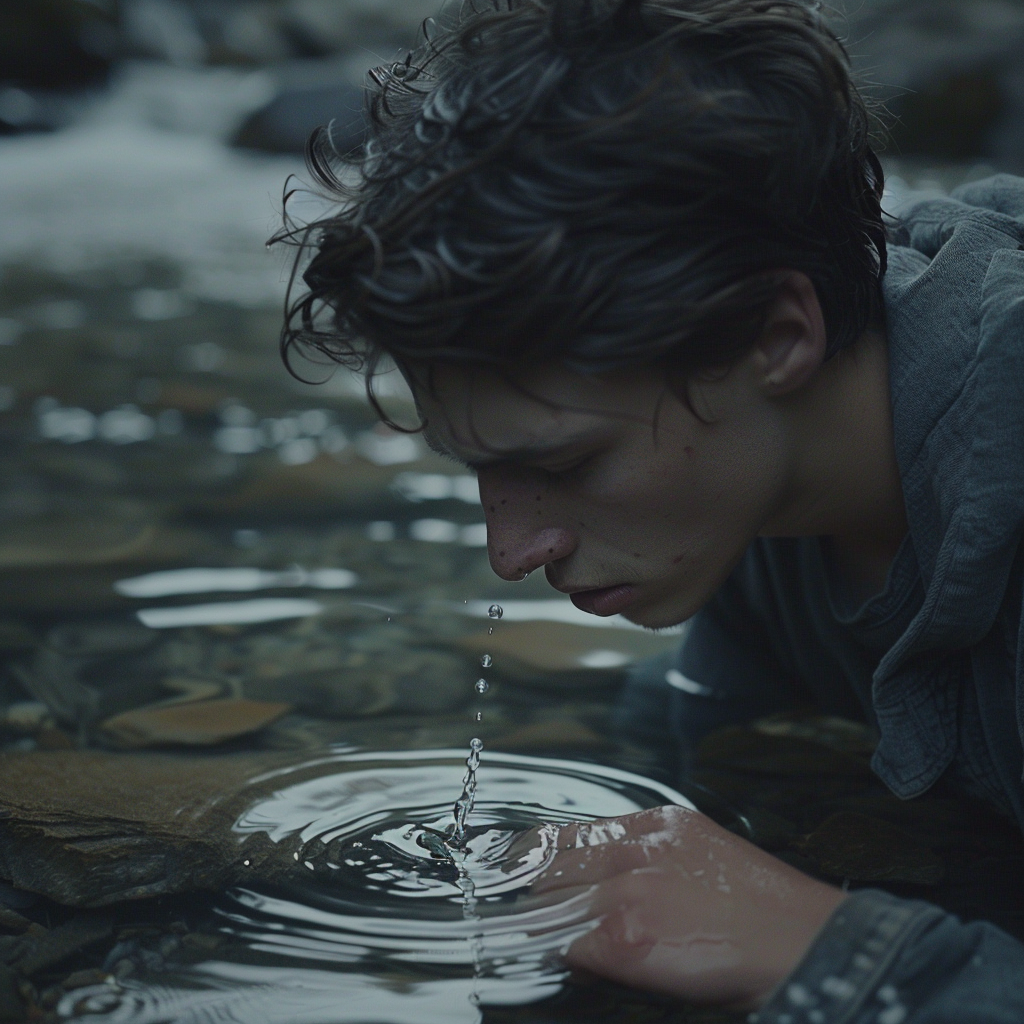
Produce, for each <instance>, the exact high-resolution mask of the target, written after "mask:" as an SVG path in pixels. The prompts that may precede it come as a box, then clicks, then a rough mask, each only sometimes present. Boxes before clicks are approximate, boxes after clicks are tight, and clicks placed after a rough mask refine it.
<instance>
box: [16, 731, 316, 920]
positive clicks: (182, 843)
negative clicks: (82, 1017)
mask: <svg viewBox="0 0 1024 1024" xmlns="http://www.w3.org/2000/svg"><path fill="white" fill-rule="evenodd" d="M287 763H288V759H287V758H286V757H285V756H282V755H281V754H264V755H234V756H232V755H227V756H223V757H196V756H189V757H185V756H176V755H171V754H116V753H103V752H99V751H81V750H73V751H71V750H69V751H52V752H44V753H38V752H37V753H30V754H20V753H17V754H11V753H7V754H0V878H4V879H6V880H7V881H10V882H11V883H12V884H13V885H14V886H16V887H17V888H18V889H21V890H27V891H29V892H34V893H39V894H41V895H43V896H46V897H48V898H49V899H52V900H55V901H56V902H58V903H64V904H67V905H70V906H81V907H101V906H106V905H109V904H113V903H117V902H119V901H122V900H131V899H142V898H146V897H152V896H160V895H164V894H168V893H178V892H189V891H195V890H201V889H206V890H211V889H223V888H225V887H227V886H229V885H232V884H234V883H237V882H239V881H242V880H243V879H244V880H246V881H249V882H259V881H264V882H266V881H282V880H284V879H285V878H287V877H288V876H289V875H293V874H295V873H296V871H297V870H299V869H298V868H297V866H296V862H295V860H294V858H293V853H294V849H295V844H294V843H292V842H290V841H281V842H278V843H274V842H271V841H270V839H269V838H268V837H267V835H266V834H265V833H262V832H254V833H253V834H251V835H250V836H248V837H245V836H240V835H239V834H237V833H236V832H235V831H234V830H233V826H234V824H235V821H236V819H237V816H238V814H239V813H240V811H241V810H243V809H244V808H245V807H246V806H248V804H249V802H250V801H251V800H253V799H255V798H256V797H257V796H259V794H260V793H261V792H262V790H260V789H259V788H258V787H253V786H251V785H250V780H252V779H254V778H258V777H261V776H263V775H264V774H265V773H267V772H273V771H275V770H276V769H279V768H281V767H283V766H285V765H286V764H287Z"/></svg>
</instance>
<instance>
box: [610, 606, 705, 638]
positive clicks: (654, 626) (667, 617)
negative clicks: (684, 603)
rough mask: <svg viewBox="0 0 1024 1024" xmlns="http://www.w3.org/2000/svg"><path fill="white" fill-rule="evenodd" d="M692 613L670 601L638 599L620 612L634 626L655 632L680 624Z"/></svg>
mask: <svg viewBox="0 0 1024 1024" xmlns="http://www.w3.org/2000/svg"><path fill="white" fill-rule="evenodd" d="M692 615H693V612H692V611H689V610H687V609H680V608H679V607H678V606H677V605H673V603H672V602H670V601H658V600H654V601H638V602H636V603H635V604H633V605H632V606H631V607H629V608H627V609H626V610H625V611H623V612H622V617H623V618H624V619H626V620H627V621H629V622H632V623H633V625H634V626H640V627H641V628H642V629H649V630H651V631H652V632H657V631H658V630H659V629H673V628H674V627H676V626H679V625H682V623H684V622H685V621H686V620H687V619H688V618H690V617H691V616H692Z"/></svg>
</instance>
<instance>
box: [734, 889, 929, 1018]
mask: <svg viewBox="0 0 1024 1024" xmlns="http://www.w3.org/2000/svg"><path fill="white" fill-rule="evenodd" d="M941 916H942V911H941V910H939V909H938V908H937V907H934V906H932V905H931V904H929V903H922V902H920V901H917V900H901V899H897V898H896V897H895V896H890V895H889V894H888V893H885V892H881V891H880V890H878V889H864V890H861V891H859V892H857V893H854V894H853V895H852V896H850V897H849V898H848V899H846V900H844V901H843V902H842V903H841V904H840V905H839V906H838V907H837V908H836V911H835V913H833V915H832V917H831V918H829V920H828V923H827V924H826V925H825V927H824V928H823V929H822V930H821V932H820V933H819V934H818V937H817V938H816V939H815V940H814V942H813V943H812V944H811V948H810V949H809V950H808V951H807V953H806V955H805V956H804V958H803V960H802V961H801V962H800V964H799V965H798V966H797V968H796V970H795V971H793V973H792V974H791V975H790V976H789V977H788V978H787V979H786V980H785V981H784V982H782V984H781V985H780V986H779V987H778V988H777V989H776V990H775V991H774V992H773V993H772V995H771V996H770V997H769V999H768V1002H767V1003H765V1005H764V1006H763V1007H762V1008H761V1009H760V1010H758V1011H757V1012H756V1013H753V1014H751V1015H750V1017H749V1021H750V1024H852V1022H854V1021H856V1020H857V1019H858V1016H859V1015H860V1013H861V1012H863V1010H864V1008H865V1004H866V1003H868V1002H869V1001H871V1000H874V1001H875V1002H877V1003H880V1005H878V1006H877V1007H876V1009H877V1010H878V1011H880V1012H881V1016H879V1017H878V1020H879V1021H882V1020H883V1018H884V1017H885V1011H886V1008H887V1002H891V1000H887V998H886V997H887V995H889V994H890V993H889V992H887V986H886V985H885V978H886V975H887V973H888V972H889V970H890V968H891V967H892V966H893V963H894V961H895V960H896V959H897V958H898V956H899V955H900V953H901V952H902V950H903V949H904V947H905V946H906V945H907V943H908V942H910V941H912V940H913V938H914V937H915V936H916V935H918V934H919V933H920V932H921V930H922V929H923V928H925V927H927V926H928V925H929V924H931V923H933V922H934V921H935V920H936V918H939V917H941ZM893 994H894V992H893ZM895 1008H896V1007H895V1004H894V1007H893V1009H895ZM900 1009H902V1007H900ZM891 1024H900V1021H897V1020H895V1019H894V1020H893V1021H892V1022H891Z"/></svg>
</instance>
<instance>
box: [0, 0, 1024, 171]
mask: <svg viewBox="0 0 1024 1024" xmlns="http://www.w3.org/2000/svg"><path fill="white" fill-rule="evenodd" d="M437 6H438V5H436V4H435V2H434V0H36V2H34V3H31V4H19V3H14V2H4V3H3V4H2V5H0V132H7V133H13V132H22V131H38V130H47V129H53V128H57V127H60V126H63V125H66V124H68V123H71V122H72V121H74V120H75V119H76V117H77V116H80V114H81V112H82V110H83V108H84V107H87V106H88V105H89V99H90V97H93V98H95V95H96V93H97V92H98V91H100V90H102V89H104V88H106V87H109V85H110V83H111V82H113V83H115V87H116V83H117V82H118V81H119V80H120V78H121V76H123V74H124V73H125V72H126V69H127V68H129V67H131V66H134V65H137V64H139V63H143V64H150V65H151V64H158V65H162V66H165V67H167V68H175V69H200V68H205V69H214V68H220V69H224V70H229V71H231V72H235V73H240V72H245V71H248V72H258V73H259V79H258V81H259V83H260V87H259V88H258V89H256V88H253V89H252V90H251V91H250V92H249V93H248V94H247V100H246V102H244V103H236V109H235V110H234V118H233V120H232V123H231V124H230V125H226V126H224V128H225V131H224V137H225V138H226V139H229V140H230V141H232V142H234V144H236V145H239V146H242V147H247V148H253V149H257V150H265V151H268V152H274V153H280V152H288V153H300V152H301V151H302V146H303V144H304V142H305V139H306V137H307V136H308V134H309V132H310V131H311V130H312V129H313V128H314V127H316V126H317V125H319V124H324V123H327V122H329V121H334V122H335V127H336V133H337V139H338V147H339V149H345V148H350V147H352V146H355V145H357V144H358V142H359V140H360V134H361V130H362V90H363V81H364V76H365V72H366V70H367V69H368V67H370V66H373V65H376V64H385V63H389V62H391V61H393V60H395V59H399V58H400V57H401V55H402V53H403V52H404V51H406V50H407V49H408V48H409V47H410V46H412V45H413V44H414V43H415V40H416V38H417V33H418V31H419V28H420V25H421V24H422V23H423V21H424V20H425V19H427V18H429V17H431V16H433V15H435V14H436V13H437V12H436V8H437ZM831 6H832V9H833V16H834V20H835V23H836V25H837V28H838V30H839V31H840V33H841V35H842V36H843V37H844V39H845V40H846V43H847V46H848V48H849V51H850V53H851V56H852V58H853V62H854V65H855V67H856V68H857V70H858V72H859V74H860V75H861V76H862V81H863V83H864V84H865V87H866V88H867V90H868V91H869V92H870V93H871V94H872V95H873V96H874V97H875V98H876V99H877V100H878V101H879V102H881V103H882V104H883V105H884V108H885V110H886V111H887V112H888V113H887V115H885V116H884V118H883V120H884V121H885V122H886V124H887V126H888V134H889V136H890V141H889V144H888V146H887V152H888V154H889V155H890V156H891V157H895V158H899V159H902V160H911V161H917V160H924V161H946V162H949V161H954V162H957V163H964V162H968V163H969V162H972V161H973V162H977V161H986V162H990V163H991V164H992V165H993V166H994V167H996V168H998V169H1000V170H1008V171H1020V170H1022V169H1024V128H1022V127H1021V126H1022V124H1024V46H1022V45H1021V44H1022V42H1024V0H862V2H858V3H853V2H852V0H835V2H834V3H833V4H832V5H831ZM137 71H138V69H137V68H136V69H135V73H136V74H137ZM128 73H129V74H131V72H130V71H129V72H128ZM173 80H174V79H173V77H172V78H164V79H161V81H163V82H164V86H165V88H166V87H167V86H168V83H169V82H171V81H173ZM250 85H252V83H250Z"/></svg>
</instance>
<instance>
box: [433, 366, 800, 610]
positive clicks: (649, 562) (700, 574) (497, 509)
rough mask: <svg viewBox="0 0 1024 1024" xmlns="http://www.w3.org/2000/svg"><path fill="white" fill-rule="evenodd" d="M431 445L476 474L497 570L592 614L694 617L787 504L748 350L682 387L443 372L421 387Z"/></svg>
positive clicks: (572, 376)
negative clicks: (539, 575) (543, 578)
mask: <svg viewBox="0 0 1024 1024" xmlns="http://www.w3.org/2000/svg"><path fill="white" fill-rule="evenodd" d="M414 391H415V392H416V395H417V400H418V402H419V405H420V409H421V412H422V413H423V415H424V416H425V417H426V419H427V424H428V425H427V431H426V434H427V440H428V441H429V442H430V443H431V445H432V446H433V447H436V448H437V449H438V450H440V451H442V452H444V453H446V454H450V455H452V456H453V457H455V458H456V459H458V460H459V461H460V462H464V463H465V464H467V465H468V466H470V467H471V468H473V469H475V470H476V471H477V474H478V476H479V480H480V496H481V500H482V501H483V507H484V513H485V516H486V519H487V537H488V540H487V546H488V553H489V555H490V560H491V566H492V568H493V569H494V571H495V572H496V573H497V574H498V575H499V576H501V577H503V578H504V579H509V580H515V579H521V578H522V577H523V576H524V574H525V573H528V572H532V571H533V570H534V569H537V568H539V567H540V566H544V570H545V573H546V575H547V579H548V582H549V583H550V584H551V585H552V586H553V587H554V588H555V589H556V590H560V591H562V592H563V593H567V594H569V595H571V598H572V600H573V603H574V604H576V605H577V606H578V607H580V608H582V609H584V610H586V611H589V612H593V613H595V614H597V615H614V614H616V613H620V612H621V613H622V614H623V615H625V616H626V618H628V619H630V620H632V621H633V622H636V623H638V624H640V625H643V626H647V627H650V628H660V627H665V626H671V625H674V624H676V623H678V622H681V621H683V620H684V619H686V618H688V617H689V616H691V615H692V614H693V613H694V612H695V611H696V610H697V609H698V608H699V607H700V606H701V605H702V604H703V603H704V602H705V601H706V600H707V599H708V598H709V597H710V596H711V595H712V593H713V592H714V591H715V590H716V589H717V588H718V587H719V586H720V585H721V583H722V582H723V581H724V579H725V577H726V576H727V575H728V573H729V571H730V570H731V569H732V568H733V566H734V565H735V564H736V562H737V561H738V560H739V558H740V556H741V555H742V553H743V551H744V549H745V548H746V547H747V545H748V544H749V543H750V541H751V540H752V539H753V538H754V537H755V536H756V535H757V534H758V533H759V532H761V531H762V530H764V528H765V527H766V525H767V524H769V523H770V521H771V519H772V517H773V516H774V515H775V514H776V513H777V512H778V510H779V509H780V508H781V507H782V506H783V505H784V503H785V499H786V488H787V479H788V478H789V476H790V474H789V472H788V466H787V462H788V459H787V451H788V445H787V443H786V430H785V420H784V417H782V416H780V415H779V414H778V412H777V410H776V409H775V407H774V405H775V404H774V403H772V402H770V401H768V400H766V399H765V398H764V397H763V395H762V392H761V390H760V389H759V387H758V386H757V382H756V371H755V369H754V368H753V367H752V366H751V365H750V361H749V360H748V361H741V362H739V363H738V364H737V365H736V366H734V367H733V368H732V369H731V370H730V371H729V373H728V374H726V375H724V376H722V377H720V378H717V379H715V380H711V381H700V382H696V383H694V384H693V385H692V386H691V390H690V399H691V404H692V405H693V407H694V410H696V413H699V414H700V415H697V414H696V413H695V411H691V409H689V408H688V407H687V405H686V403H685V402H684V401H682V400H681V399H680V398H679V397H678V396H677V395H676V394H675V393H674V392H673V391H672V390H671V389H669V388H668V386H667V384H666V381H665V378H664V375H663V374H662V373H660V372H655V371H646V370H637V371H625V372H618V373H614V374H606V375H602V376H593V375H583V374H578V373H573V372H571V371H569V370H567V369H565V368H563V367H560V366H548V367H544V368H542V369H541V370H539V371H537V372H533V373H530V374H528V375H523V376H519V377H517V378H516V379H515V381H514V382H512V381H509V380H507V379H503V378H502V377H500V376H499V375H497V374H493V373H490V372H487V371H481V370H472V369H463V368H451V367H440V368H437V369H436V370H435V374H434V380H433V387H431V388H427V387H425V386H418V387H417V386H414Z"/></svg>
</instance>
